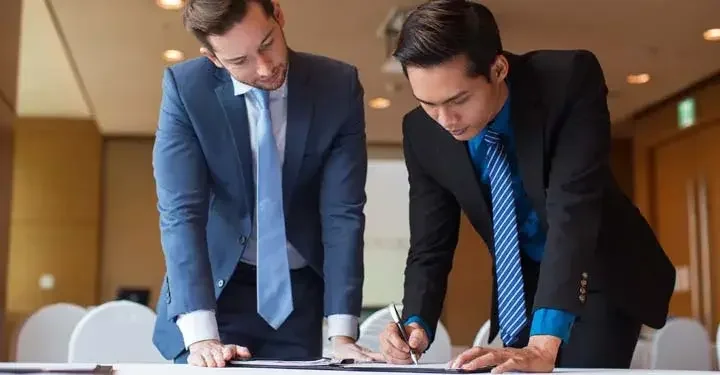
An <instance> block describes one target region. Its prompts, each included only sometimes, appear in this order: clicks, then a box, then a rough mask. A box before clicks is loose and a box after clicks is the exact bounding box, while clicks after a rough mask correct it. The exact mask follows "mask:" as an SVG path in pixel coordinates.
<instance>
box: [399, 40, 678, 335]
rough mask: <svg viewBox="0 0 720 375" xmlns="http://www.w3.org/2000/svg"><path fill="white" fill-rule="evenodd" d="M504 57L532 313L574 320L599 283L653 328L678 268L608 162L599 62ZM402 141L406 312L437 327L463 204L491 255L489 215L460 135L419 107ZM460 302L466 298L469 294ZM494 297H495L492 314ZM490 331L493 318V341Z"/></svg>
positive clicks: (579, 55) (581, 57) (662, 317)
mask: <svg viewBox="0 0 720 375" xmlns="http://www.w3.org/2000/svg"><path fill="white" fill-rule="evenodd" d="M506 56H507V57H508V60H509V62H510V70H509V76H508V81H509V83H510V85H511V95H512V106H511V108H510V111H511V114H510V122H511V126H512V129H513V132H514V137H515V142H516V143H517V155H516V156H517V161H518V167H519V171H520V174H521V177H522V181H523V185H524V188H525V190H526V193H527V195H528V197H529V199H530V200H531V202H532V206H533V208H534V209H535V210H536V211H537V213H538V216H539V218H540V221H541V224H542V227H543V229H544V230H545V231H546V233H547V243H546V246H545V252H544V255H543V259H542V262H541V264H540V266H539V276H538V274H537V271H535V272H534V276H533V278H534V279H535V280H527V279H528V277H527V276H528V275H527V274H526V275H525V276H526V284H528V281H529V283H530V284H531V285H532V286H531V288H530V289H534V290H533V292H534V293H530V295H531V297H529V299H530V298H532V295H534V300H531V301H529V302H528V303H529V305H530V307H531V311H534V310H535V309H539V308H552V309H560V310H565V311H568V312H571V313H573V314H576V315H577V316H580V317H581V316H582V314H583V308H584V305H585V301H586V299H587V293H588V290H591V291H592V290H602V291H603V292H604V293H605V294H606V295H607V296H608V298H609V300H610V301H611V302H612V303H614V304H615V305H616V306H618V307H619V308H620V309H621V310H623V311H625V312H626V313H628V314H630V315H631V316H634V317H636V318H637V319H638V320H640V321H641V322H642V323H643V324H646V325H649V326H651V327H654V328H660V327H662V326H663V325H664V324H665V321H666V317H667V312H668V305H669V300H670V296H671V295H672V292H673V288H674V284H675V269H674V267H673V265H672V263H671V262H670V260H669V259H668V257H667V256H666V254H665V253H664V251H663V249H662V248H661V246H660V244H659V243H658V241H657V240H656V237H655V235H654V233H653V231H652V229H651V228H650V226H649V225H648V223H647V222H646V221H645V220H644V218H643V217H642V215H641V213H640V212H639V211H638V210H637V208H636V207H635V206H634V205H633V203H632V202H631V201H630V200H629V199H628V197H626V196H625V195H624V194H623V192H622V191H621V189H620V188H619V187H618V185H617V183H616V181H615V179H614V176H613V174H612V171H611V169H610V165H609V155H610V144H611V136H610V116H609V112H608V107H607V100H606V97H607V88H606V85H605V79H604V77H603V72H602V68H601V67H600V64H599V62H598V60H597V59H596V57H595V56H594V55H593V54H592V53H590V52H588V51H534V52H530V53H528V54H525V55H522V56H517V55H513V54H507V55H506ZM403 147H404V153H405V160H406V165H407V169H408V173H409V180H410V233H411V241H410V242H411V244H410V252H409V256H408V260H407V265H406V270H405V291H404V300H403V304H404V309H403V310H404V311H403V315H404V316H405V317H410V316H413V315H417V316H419V317H420V318H422V319H423V320H424V321H425V322H427V324H429V325H430V326H431V328H434V327H435V325H436V323H437V321H438V319H439V317H440V313H441V310H442V306H443V300H444V298H445V293H446V289H447V278H448V274H449V272H450V269H451V267H452V261H453V254H454V251H455V247H456V246H457V242H458V232H459V225H460V210H461V209H462V210H463V211H464V212H465V213H466V215H467V217H468V218H469V220H470V222H471V223H472V225H473V226H474V228H475V229H476V230H477V232H478V233H479V234H480V235H481V236H482V238H483V239H484V240H485V243H487V244H488V247H489V248H490V253H491V254H493V250H492V249H493V235H492V223H491V221H492V211H491V207H490V205H489V204H488V202H487V201H486V200H485V198H484V195H483V186H481V183H480V182H479V178H477V177H476V173H475V170H474V169H473V165H472V161H471V159H470V156H469V154H468V151H467V147H466V142H461V141H457V140H455V139H454V138H453V137H452V136H451V135H450V134H449V133H448V132H447V131H446V130H444V129H443V128H442V127H441V126H440V125H439V124H437V123H436V122H435V121H434V120H433V119H432V118H431V117H429V116H428V115H427V114H426V113H425V112H424V111H423V110H422V109H421V108H416V109H414V110H413V111H411V112H409V113H408V114H407V115H406V116H405V118H404V120H403ZM478 271H479V272H482V271H484V270H478ZM493 273H494V271H493ZM494 284H495V285H496V282H495V283H494ZM493 289H496V288H493ZM527 289H528V288H527V287H526V290H527ZM526 294H527V293H526ZM467 298H468V303H472V298H473V296H467ZM495 300H496V298H495V296H494V295H493V303H492V306H493V311H492V316H493V319H492V320H493V321H494V322H497V318H496V316H497V315H496V309H497V307H496V301H495ZM496 331H497V326H496V324H493V329H492V332H491V336H492V337H494V335H495V333H496Z"/></svg>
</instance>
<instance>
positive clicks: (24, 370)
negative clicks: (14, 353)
mask: <svg viewBox="0 0 720 375" xmlns="http://www.w3.org/2000/svg"><path fill="white" fill-rule="evenodd" d="M112 373H113V368H112V366H101V365H82V364H81V365H77V364H72V363H63V364H48V365H38V364H25V363H4V364H2V365H0V375H5V374H53V375H61V374H65V375H72V374H87V375H90V374H96V375H111V374H112Z"/></svg>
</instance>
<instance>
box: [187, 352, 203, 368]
mask: <svg viewBox="0 0 720 375" xmlns="http://www.w3.org/2000/svg"><path fill="white" fill-rule="evenodd" d="M187 362H188V365H191V366H198V367H207V364H206V363H205V360H204V359H203V357H202V356H201V355H200V354H198V353H190V355H189V356H188V359H187Z"/></svg>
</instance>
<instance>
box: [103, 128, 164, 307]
mask: <svg viewBox="0 0 720 375" xmlns="http://www.w3.org/2000/svg"><path fill="white" fill-rule="evenodd" d="M152 146H153V140H152V139H148V138H144V139H141V138H138V139H132V138H109V139H107V140H106V141H105V147H104V148H105V150H104V155H103V174H102V179H103V182H102V185H103V197H102V207H103V209H102V215H103V216H102V217H103V219H102V228H103V229H102V261H101V278H100V280H101V282H100V290H101V300H102V301H108V300H112V299H114V298H115V294H116V292H117V290H118V288H120V287H139V288H147V289H149V290H150V292H151V293H150V301H151V306H152V307H154V306H155V301H156V299H157V296H158V293H159V290H160V283H161V281H162V277H163V273H164V272H165V263H164V258H163V253H162V248H161V247H160V231H159V227H158V225H159V224H158V223H159V222H158V213H157V208H156V202H157V200H156V196H155V181H154V179H153V170H152V163H151V161H152Z"/></svg>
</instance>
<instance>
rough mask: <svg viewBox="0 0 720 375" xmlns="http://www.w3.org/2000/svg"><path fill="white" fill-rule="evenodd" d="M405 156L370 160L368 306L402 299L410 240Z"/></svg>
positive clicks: (367, 230)
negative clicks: (393, 158) (394, 158)
mask: <svg viewBox="0 0 720 375" xmlns="http://www.w3.org/2000/svg"><path fill="white" fill-rule="evenodd" d="M408 188H409V187H408V177H407V170H406V169H405V161H404V160H382V159H376V160H373V159H371V160H369V162H368V176H367V184H366V192H367V204H366V206H365V216H366V228H365V284H364V288H363V305H364V306H384V305H387V304H389V303H391V302H396V303H401V302H402V291H403V280H404V275H403V273H404V271H405V260H406V259H407V252H408V247H409V242H410V228H409V223H408Z"/></svg>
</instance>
